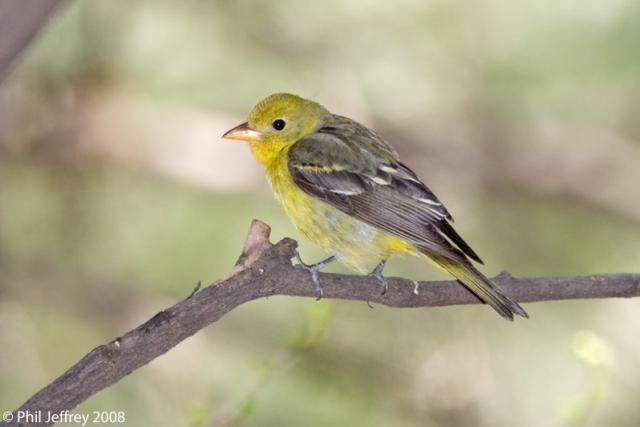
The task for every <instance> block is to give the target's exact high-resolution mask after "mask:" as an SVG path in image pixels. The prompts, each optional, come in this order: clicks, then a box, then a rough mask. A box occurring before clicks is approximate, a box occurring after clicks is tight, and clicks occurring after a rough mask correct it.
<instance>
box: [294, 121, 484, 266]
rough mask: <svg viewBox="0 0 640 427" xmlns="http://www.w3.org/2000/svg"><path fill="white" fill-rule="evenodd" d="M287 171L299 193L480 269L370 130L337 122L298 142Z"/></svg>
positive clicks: (427, 195)
mask: <svg viewBox="0 0 640 427" xmlns="http://www.w3.org/2000/svg"><path fill="white" fill-rule="evenodd" d="M288 166H289V171H290V172H291V175H292V177H293V180H294V182H295V183H296V184H297V185H298V186H299V187H300V188H301V189H302V190H303V191H305V192H306V193H308V194H310V195H312V196H314V197H317V198H319V199H321V200H324V201H325V202H327V203H329V204H330V205H332V206H334V207H335V208H337V209H339V210H341V211H342V212H345V213H347V214H348V215H351V216H353V217H355V218H357V219H359V220H361V221H363V222H366V223H368V224H370V225H373V226H375V227H378V228H380V229H382V230H385V231H387V232H389V233H391V234H394V235H396V236H398V237H400V238H402V239H403V240H406V241H408V242H411V243H412V244H414V245H416V246H418V247H419V248H422V249H427V250H429V251H432V252H434V253H436V254H439V255H442V256H445V257H448V258H450V259H454V260H457V261H466V259H465V255H467V256H468V257H469V258H471V259H473V260H475V261H478V262H480V263H482V261H481V260H480V257H478V255H477V254H476V253H475V252H474V251H473V250H472V249H471V248H470V247H469V245H468V244H467V243H466V242H465V241H464V240H463V239H462V237H460V235H458V233H457V232H456V231H455V230H454V229H453V227H452V226H451V224H450V223H449V220H451V215H450V214H449V212H448V211H447V209H446V208H445V206H444V205H443V204H442V202H440V200H438V198H437V197H436V196H435V194H433V192H432V191H431V190H429V188H427V186H426V185H424V183H423V182H422V181H420V179H418V177H417V176H416V175H415V174H414V173H413V171H411V170H410V169H409V168H408V167H407V166H405V165H403V164H402V163H400V161H399V160H398V156H397V154H396V153H395V151H393V149H392V148H391V147H390V146H389V145H388V144H387V143H386V142H385V141H384V140H383V139H382V138H380V137H379V136H377V135H376V134H375V133H374V132H373V131H371V130H369V129H368V128H366V127H364V126H362V125H360V124H358V123H356V122H353V121H351V120H349V119H346V118H342V117H338V120H337V121H335V120H334V122H333V123H331V124H328V125H327V126H325V127H322V128H320V129H319V130H318V131H316V132H315V133H312V134H310V135H308V136H306V137H304V138H302V139H300V140H299V141H297V142H296V143H295V144H294V145H293V146H292V147H291V149H290V150H289V154H288ZM445 237H446V238H445ZM447 238H448V239H449V241H448V240H447ZM451 243H453V244H455V246H457V248H455V247H454V246H453V245H452V244H451Z"/></svg>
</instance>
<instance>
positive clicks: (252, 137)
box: [222, 122, 264, 142]
mask: <svg viewBox="0 0 640 427" xmlns="http://www.w3.org/2000/svg"><path fill="white" fill-rule="evenodd" d="M263 136H264V134H263V133H262V132H258V131H257V130H254V129H251V128H250V127H249V124H248V123H247V122H244V123H242V124H241V125H238V126H236V127H234V128H233V129H229V130H228V131H226V132H225V133H224V135H222V137H223V138H226V139H237V140H239V141H248V142H251V141H260V140H261V139H262V137H263Z"/></svg>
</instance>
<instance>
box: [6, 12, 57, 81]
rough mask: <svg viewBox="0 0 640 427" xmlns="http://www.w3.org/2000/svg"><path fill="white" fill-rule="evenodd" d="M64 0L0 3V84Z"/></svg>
mask: <svg viewBox="0 0 640 427" xmlns="http://www.w3.org/2000/svg"><path fill="white" fill-rule="evenodd" d="M62 1H63V0H0V82H1V81H2V79H3V77H4V76H5V75H6V73H7V72H8V70H9V66H10V65H11V64H12V63H13V61H14V60H15V59H16V57H17V56H18V55H19V54H20V52H22V51H23V50H24V48H25V47H27V45H28V44H29V42H30V41H31V40H32V39H33V37H35V35H36V34H37V33H38V31H39V30H40V28H41V27H42V26H43V25H44V24H45V23H46V22H47V19H48V18H49V16H51V14H52V12H53V11H54V10H55V9H56V8H57V7H58V6H59V5H60V4H61V3H62Z"/></svg>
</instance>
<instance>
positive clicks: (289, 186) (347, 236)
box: [265, 156, 414, 273]
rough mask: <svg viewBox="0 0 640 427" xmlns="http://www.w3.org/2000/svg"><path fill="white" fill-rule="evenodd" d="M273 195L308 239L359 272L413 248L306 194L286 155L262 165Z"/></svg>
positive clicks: (363, 271) (366, 270) (411, 250)
mask: <svg viewBox="0 0 640 427" xmlns="http://www.w3.org/2000/svg"><path fill="white" fill-rule="evenodd" d="M265 171H266V174H267V176H268V178H269V183H270V184H271V187H272V189H273V192H274V194H275V196H276V199H277V200H278V201H279V202H280V204H281V205H282V207H283V208H284V210H285V212H286V213H287V215H288V216H289V218H290V219H291V221H292V222H293V224H294V225H295V227H296V228H297V229H298V230H299V231H300V232H301V233H302V234H304V235H305V236H306V237H307V238H308V239H309V240H311V241H312V242H314V243H315V244H317V245H318V246H320V247H321V248H322V249H324V250H325V251H326V252H327V253H329V254H331V255H334V254H335V255H336V256H337V258H338V260H339V261H341V262H342V263H343V264H345V265H347V266H348V267H350V268H352V269H354V270H356V271H359V272H361V273H365V272H369V271H371V269H372V268H373V267H374V266H375V265H376V264H377V263H378V262H380V261H381V260H386V259H388V258H389V257H390V256H392V255H393V254H395V253H398V252H413V251H414V250H413V245H411V244H410V243H407V242H405V241H403V240H401V239H399V238H397V237H395V236H393V235H391V234H389V233H386V232H384V231H381V230H379V229H377V228H375V227H373V226H371V225H368V224H366V223H364V222H362V221H360V220H358V219H355V218H353V217H351V216H349V215H347V214H345V213H343V212H341V211H339V210H338V209H336V208H334V207H333V206H331V205H329V204H328V203H326V202H323V201H322V200H320V199H317V198H315V197H313V196H310V195H308V194H307V193H305V192H304V191H302V190H301V189H300V188H299V187H298V186H297V185H296V184H295V182H294V181H293V178H292V177H291V174H290V173H289V168H288V166H287V159H286V156H282V158H281V159H279V160H276V161H274V162H272V163H269V164H266V165H265Z"/></svg>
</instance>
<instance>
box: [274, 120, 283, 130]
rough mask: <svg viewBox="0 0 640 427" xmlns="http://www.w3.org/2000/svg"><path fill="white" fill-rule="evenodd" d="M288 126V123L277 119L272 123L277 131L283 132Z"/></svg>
mask: <svg viewBox="0 0 640 427" xmlns="http://www.w3.org/2000/svg"><path fill="white" fill-rule="evenodd" d="M286 125H287V122H285V121H284V120H282V119H275V120H274V121H273V123H271V126H273V128H274V129H275V130H282V129H284V127H285V126H286Z"/></svg>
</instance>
